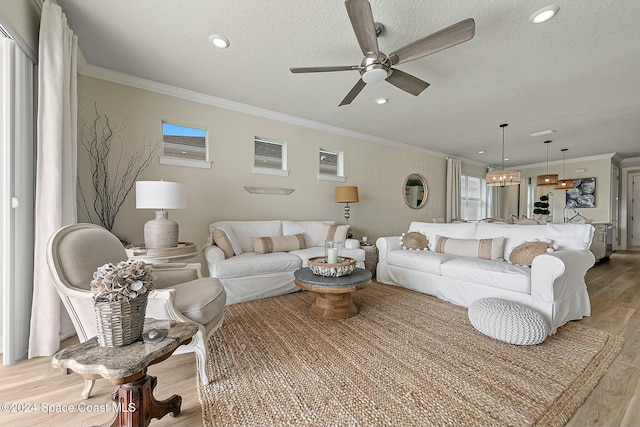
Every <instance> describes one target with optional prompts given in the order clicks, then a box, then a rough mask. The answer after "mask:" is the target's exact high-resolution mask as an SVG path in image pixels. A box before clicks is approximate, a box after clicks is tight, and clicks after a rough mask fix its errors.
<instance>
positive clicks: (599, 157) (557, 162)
mask: <svg viewBox="0 0 640 427" xmlns="http://www.w3.org/2000/svg"><path fill="white" fill-rule="evenodd" d="M614 156H616V153H606V154H597V155H595V156H587V157H574V158H572V159H567V161H566V162H567V163H577V162H588V161H591V160H603V159H613V158H614ZM563 163H564V160H554V161H551V162H549V165H561V164H563ZM541 166H547V162H540V163H532V164H528V165H518V166H509V169H531V168H537V167H541Z"/></svg>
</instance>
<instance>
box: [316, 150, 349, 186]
mask: <svg viewBox="0 0 640 427" xmlns="http://www.w3.org/2000/svg"><path fill="white" fill-rule="evenodd" d="M318 155H319V162H318V163H319V165H320V169H319V171H318V179H321V180H326V181H341V182H344V154H343V153H342V152H338V151H331V150H325V149H324V148H321V149H320V151H319V153H318Z"/></svg>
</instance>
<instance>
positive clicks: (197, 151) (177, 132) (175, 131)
mask: <svg viewBox="0 0 640 427" xmlns="http://www.w3.org/2000/svg"><path fill="white" fill-rule="evenodd" d="M207 153H208V149H207V131H206V129H201V128H196V127H190V126H182V125H177V124H173V123H169V122H164V121H163V122H162V157H161V158H160V163H161V164H171V165H178V166H195V167H211V164H210V163H209V162H208V159H207V157H208V155H207Z"/></svg>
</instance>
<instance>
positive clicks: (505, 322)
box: [469, 298, 549, 345]
mask: <svg viewBox="0 0 640 427" xmlns="http://www.w3.org/2000/svg"><path fill="white" fill-rule="evenodd" d="M469 321H471V324H472V325H473V327H474V328H476V329H477V330H478V331H479V332H482V333H483V334H485V335H488V336H490V337H491V338H495V339H497V340H500V341H504V342H507V343H509V344H517V345H535V344H540V343H541V342H543V341H544V340H545V339H546V338H547V335H549V325H548V324H547V321H546V320H545V318H544V317H542V314H540V313H538V312H537V311H535V310H533V309H531V308H529V307H527V306H525V305H522V304H519V303H517V302H514V301H509V300H505V299H501V298H482V299H479V300H476V301H474V302H473V303H471V305H470V306H469Z"/></svg>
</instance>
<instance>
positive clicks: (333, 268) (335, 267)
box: [308, 256, 356, 277]
mask: <svg viewBox="0 0 640 427" xmlns="http://www.w3.org/2000/svg"><path fill="white" fill-rule="evenodd" d="M308 263H309V269H310V270H311V272H312V273H313V274H315V275H318V276H325V277H340V276H348V275H349V274H351V273H353V269H354V268H356V259H355V258H350V257H346V256H343V257H340V258H338V263H336V264H329V263H328V262H327V259H326V258H325V257H323V256H318V257H313V258H309V261H308Z"/></svg>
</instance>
